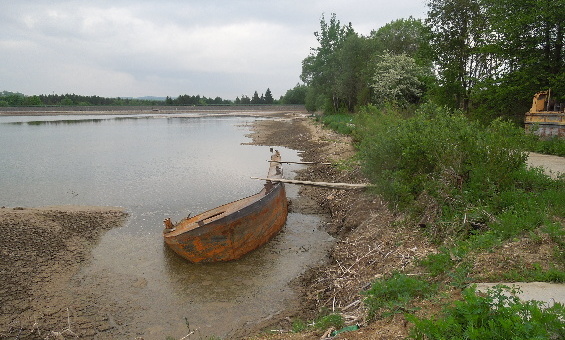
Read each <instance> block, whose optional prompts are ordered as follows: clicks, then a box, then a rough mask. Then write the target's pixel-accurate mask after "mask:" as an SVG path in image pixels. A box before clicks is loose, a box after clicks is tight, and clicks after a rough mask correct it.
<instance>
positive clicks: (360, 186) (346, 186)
mask: <svg viewBox="0 0 565 340" xmlns="http://www.w3.org/2000/svg"><path fill="white" fill-rule="evenodd" d="M251 179H259V180H262V181H271V182H281V183H289V184H302V185H312V186H318V187H325V188H332V189H364V188H368V187H370V186H371V184H369V183H361V184H353V183H331V182H312V181H299V180H294V179H282V178H262V177H251Z"/></svg>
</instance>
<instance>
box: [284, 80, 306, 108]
mask: <svg viewBox="0 0 565 340" xmlns="http://www.w3.org/2000/svg"><path fill="white" fill-rule="evenodd" d="M307 91H308V87H307V86H306V85H303V84H296V86H294V87H293V88H292V89H290V90H287V91H286V93H285V95H284V97H283V98H282V100H281V101H282V102H283V103H284V104H305V103H306V92H307Z"/></svg>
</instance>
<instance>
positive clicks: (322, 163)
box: [268, 161, 332, 165]
mask: <svg viewBox="0 0 565 340" xmlns="http://www.w3.org/2000/svg"><path fill="white" fill-rule="evenodd" d="M268 162H275V161H268ZM277 163H286V164H320V165H332V163H325V162H290V161H287V162H284V161H280V162H277Z"/></svg>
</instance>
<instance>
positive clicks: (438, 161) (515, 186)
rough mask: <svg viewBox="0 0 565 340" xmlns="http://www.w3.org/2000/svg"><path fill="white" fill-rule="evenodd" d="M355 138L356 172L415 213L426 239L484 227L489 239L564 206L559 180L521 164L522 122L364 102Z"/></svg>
mask: <svg viewBox="0 0 565 340" xmlns="http://www.w3.org/2000/svg"><path fill="white" fill-rule="evenodd" d="M354 123H355V126H356V129H355V131H354V135H355V137H356V138H357V139H358V140H359V157H360V159H361V161H362V165H363V168H364V171H365V172H366V174H367V176H368V177H369V178H370V179H371V182H373V184H374V185H375V188H376V191H377V193H378V194H380V195H382V196H383V197H384V198H385V199H386V200H387V201H388V202H390V203H391V205H392V206H393V207H394V208H397V209H400V210H405V211H408V212H410V213H411V214H413V215H414V216H417V217H418V218H420V217H421V216H423V215H424V216H425V215H427V216H429V217H430V219H429V222H428V223H426V225H425V227H426V229H425V230H426V231H427V232H428V233H429V234H430V235H431V236H432V239H433V240H436V241H441V242H446V240H447V241H450V242H451V241H458V240H464V239H466V238H468V237H471V236H473V235H477V234H480V233H484V232H486V231H491V232H493V234H492V235H491V236H490V241H493V242H494V243H496V242H498V241H496V239H498V240H503V239H506V238H509V237H513V236H515V235H517V234H520V233H522V232H524V231H527V230H532V229H534V228H537V227H539V226H540V225H544V224H547V223H549V221H550V218H551V217H552V216H563V213H565V190H564V189H565V182H564V181H555V180H552V179H550V178H549V177H548V176H546V175H545V174H543V173H542V171H541V170H540V169H528V168H527V166H526V158H527V153H526V152H525V150H526V145H527V144H528V141H527V137H526V135H525V133H524V131H523V129H521V128H518V127H516V126H514V125H512V124H511V123H509V122H505V121H502V120H494V121H493V122H491V124H490V125H489V126H486V127H485V126H482V125H481V124H479V123H477V122H475V121H471V120H469V119H468V118H466V117H465V116H464V115H463V114H461V113H459V112H455V113H452V112H450V111H449V110H447V109H445V108H441V107H436V106H434V105H431V104H426V105H422V106H421V107H420V109H419V111H418V112H417V113H416V114H414V115H412V116H408V117H406V116H403V115H402V114H400V113H398V112H395V111H394V110H391V109H390V108H388V109H387V108H385V109H377V108H374V107H367V108H365V109H364V111H363V112H361V113H360V114H358V115H357V117H356V119H355V121H354Z"/></svg>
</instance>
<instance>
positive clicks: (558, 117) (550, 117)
mask: <svg viewBox="0 0 565 340" xmlns="http://www.w3.org/2000/svg"><path fill="white" fill-rule="evenodd" d="M524 123H525V128H526V131H527V132H530V133H534V134H536V135H538V136H540V137H560V138H565V103H556V102H555V100H553V99H552V98H551V90H549V91H541V92H538V93H536V94H535V95H534V100H533V102H532V108H531V109H530V111H529V112H527V113H526V118H525V120H524Z"/></svg>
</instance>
